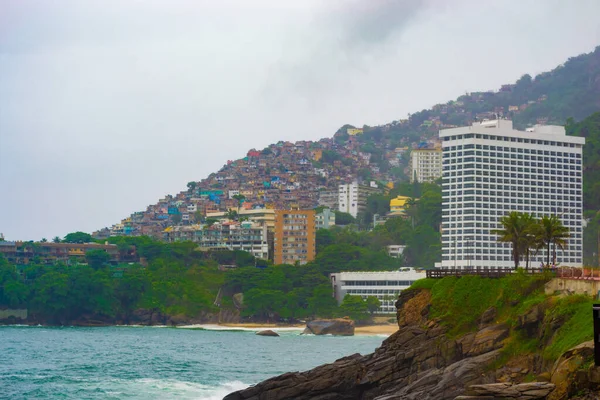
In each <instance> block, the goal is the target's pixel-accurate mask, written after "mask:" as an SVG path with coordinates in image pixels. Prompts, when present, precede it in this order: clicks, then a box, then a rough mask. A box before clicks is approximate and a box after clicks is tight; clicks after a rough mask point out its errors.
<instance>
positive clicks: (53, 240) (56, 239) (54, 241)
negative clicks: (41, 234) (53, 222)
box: [52, 236, 60, 243]
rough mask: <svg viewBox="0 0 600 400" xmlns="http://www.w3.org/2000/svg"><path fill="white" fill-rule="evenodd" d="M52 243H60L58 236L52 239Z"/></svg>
mask: <svg viewBox="0 0 600 400" xmlns="http://www.w3.org/2000/svg"><path fill="white" fill-rule="evenodd" d="M52 242H53V243H60V238H59V237H58V236H54V239H52Z"/></svg>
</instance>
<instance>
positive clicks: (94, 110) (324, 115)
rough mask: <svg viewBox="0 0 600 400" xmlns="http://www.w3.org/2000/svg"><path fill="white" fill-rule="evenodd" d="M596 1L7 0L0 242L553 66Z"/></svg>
mask: <svg viewBox="0 0 600 400" xmlns="http://www.w3.org/2000/svg"><path fill="white" fill-rule="evenodd" d="M598 15H600V1H598V0H575V1H563V0H560V1H553V0H536V1H530V0H516V1H513V0H510V1H509V0H502V1H481V0H438V1H435V0H430V1H422V2H419V1H401V0H396V1H394V0H320V1H317V0H300V1H298V0H295V1H294V0H254V1H247V0H218V1H217V0H212V1H208V0H187V1H184V0H162V1H158V0H38V1H31V0H0V232H2V233H4V235H5V236H6V238H7V239H23V240H30V239H33V240H39V239H41V238H42V237H46V238H48V239H51V238H52V237H54V236H57V235H58V236H61V237H62V236H64V235H65V234H66V233H68V232H72V231H76V230H82V231H86V232H91V231H93V230H96V229H98V228H101V227H104V226H110V225H112V224H113V223H116V222H119V221H120V220H121V219H122V218H124V217H126V216H128V215H129V214H130V213H131V212H133V211H139V210H145V209H146V206H147V205H148V204H151V203H155V202H156V201H157V200H158V198H160V197H161V196H163V195H165V194H168V193H171V194H174V193H177V192H179V191H181V190H183V189H185V187H186V183H187V182H189V181H192V180H201V179H202V178H204V177H206V176H207V175H208V174H210V173H211V172H215V171H217V170H219V169H220V168H221V167H222V166H223V164H225V163H226V162H227V160H228V159H237V158H240V157H243V156H245V154H246V152H247V151H248V150H249V149H250V148H256V149H262V148H264V147H266V146H267V145H269V144H270V143H273V142H277V141H279V140H290V141H296V140H305V139H311V140H315V139H319V138H322V137H331V136H332V135H333V133H334V132H335V131H336V130H337V129H338V128H339V127H340V126H342V125H343V124H346V123H350V124H353V125H357V126H362V125H363V124H368V125H376V124H382V123H386V122H390V121H393V120H396V119H399V118H404V117H406V115H407V113H409V112H414V111H418V110H421V109H423V108H428V107H430V106H432V105H434V104H436V103H440V102H446V101H448V100H451V99H455V98H456V97H458V96H459V95H461V94H463V93H465V92H466V91H476V90H488V89H497V88H498V87H499V86H500V85H501V84H503V83H508V82H514V81H515V80H516V79H518V78H519V77H520V76H521V75H523V74H524V73H529V74H532V75H535V74H537V73H539V72H542V71H546V70H550V69H552V68H554V67H555V66H557V65H558V64H561V63H563V62H564V61H565V60H566V59H567V58H569V57H571V56H575V55H578V54H581V53H585V52H590V51H592V50H593V49H594V47H595V46H597V45H599V44H600V23H599V22H598Z"/></svg>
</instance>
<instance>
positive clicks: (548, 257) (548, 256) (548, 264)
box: [546, 242, 550, 267]
mask: <svg viewBox="0 0 600 400" xmlns="http://www.w3.org/2000/svg"><path fill="white" fill-rule="evenodd" d="M546 259H547V260H548V262H547V263H546V265H547V266H548V267H549V266H550V242H548V255H547V257H546Z"/></svg>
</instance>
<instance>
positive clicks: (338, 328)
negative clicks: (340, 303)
mask: <svg viewBox="0 0 600 400" xmlns="http://www.w3.org/2000/svg"><path fill="white" fill-rule="evenodd" d="M302 333H303V334H313V335H337V336H353V335H354V321H352V320H351V319H345V318H335V319H315V320H313V321H310V322H309V323H308V324H306V328H305V329H304V331H303V332H302Z"/></svg>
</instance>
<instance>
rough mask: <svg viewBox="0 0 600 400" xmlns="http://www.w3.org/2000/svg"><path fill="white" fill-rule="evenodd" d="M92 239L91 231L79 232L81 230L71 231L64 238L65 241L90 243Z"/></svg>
mask: <svg viewBox="0 0 600 400" xmlns="http://www.w3.org/2000/svg"><path fill="white" fill-rule="evenodd" d="M55 239H56V238H55ZM91 241H92V235H90V234H89V233H85V232H79V231H78V232H73V233H69V234H67V236H65V238H64V239H63V243H90V242H91Z"/></svg>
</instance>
